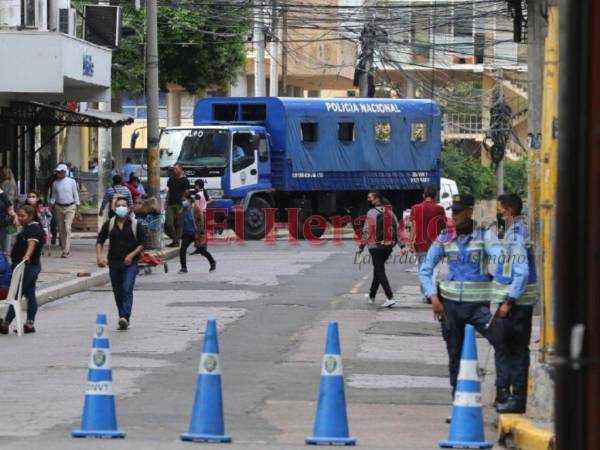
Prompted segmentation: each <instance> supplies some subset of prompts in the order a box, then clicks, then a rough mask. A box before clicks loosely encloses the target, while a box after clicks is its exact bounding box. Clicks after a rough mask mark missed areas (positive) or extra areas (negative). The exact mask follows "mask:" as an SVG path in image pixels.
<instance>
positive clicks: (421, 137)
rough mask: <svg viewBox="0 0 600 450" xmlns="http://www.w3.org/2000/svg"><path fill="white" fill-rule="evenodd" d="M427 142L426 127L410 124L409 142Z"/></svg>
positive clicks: (421, 124)
mask: <svg viewBox="0 0 600 450" xmlns="http://www.w3.org/2000/svg"><path fill="white" fill-rule="evenodd" d="M426 140H427V125H426V124H424V123H412V124H411V125H410V141H411V142H425V141H426Z"/></svg>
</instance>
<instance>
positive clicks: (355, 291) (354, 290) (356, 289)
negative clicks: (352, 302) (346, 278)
mask: <svg viewBox="0 0 600 450" xmlns="http://www.w3.org/2000/svg"><path fill="white" fill-rule="evenodd" d="M367 278H369V276H368V275H365V276H364V277H362V279H361V280H359V281H358V282H357V283H356V284H355V285H354V286H353V287H352V289H350V293H351V294H358V293H359V291H360V288H361V287H362V286H363V284H365V281H366V280H367Z"/></svg>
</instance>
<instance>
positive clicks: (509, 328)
mask: <svg viewBox="0 0 600 450" xmlns="http://www.w3.org/2000/svg"><path fill="white" fill-rule="evenodd" d="M532 317H533V306H519V305H515V306H513V307H512V308H511V311H510V314H509V315H508V316H507V317H505V318H499V317H497V318H496V319H494V321H498V322H499V323H498V324H497V326H500V327H501V329H502V338H501V340H500V342H499V343H498V346H497V348H496V355H495V359H496V373H497V380H496V387H497V388H511V387H512V395H513V396H515V397H517V398H518V399H519V400H521V401H526V400H527V378H528V375H529V340H530V338H531V321H532Z"/></svg>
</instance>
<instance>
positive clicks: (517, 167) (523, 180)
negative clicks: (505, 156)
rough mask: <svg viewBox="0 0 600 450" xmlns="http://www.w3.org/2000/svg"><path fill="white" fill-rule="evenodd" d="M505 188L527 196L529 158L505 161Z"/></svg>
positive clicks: (507, 190)
mask: <svg viewBox="0 0 600 450" xmlns="http://www.w3.org/2000/svg"><path fill="white" fill-rule="evenodd" d="M504 190H505V191H506V192H514V193H515V194H519V195H520V196H521V197H526V196H527V160H526V159H520V160H518V161H509V160H505V161H504Z"/></svg>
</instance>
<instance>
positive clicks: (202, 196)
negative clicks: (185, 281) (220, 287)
mask: <svg viewBox="0 0 600 450" xmlns="http://www.w3.org/2000/svg"><path fill="white" fill-rule="evenodd" d="M194 187H195V188H196V192H197V194H196V203H197V205H198V207H199V208H200V211H201V212H202V218H203V219H204V221H203V223H204V231H205V236H206V238H208V233H206V229H207V222H206V220H207V216H206V208H207V207H208V205H210V204H211V203H212V202H213V199H212V198H211V197H210V195H208V192H207V191H206V189H205V188H204V180H203V179H201V178H198V179H197V180H196V181H194ZM196 254H202V249H201V247H199V246H198V245H196V250H194V252H193V253H191V255H196Z"/></svg>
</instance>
